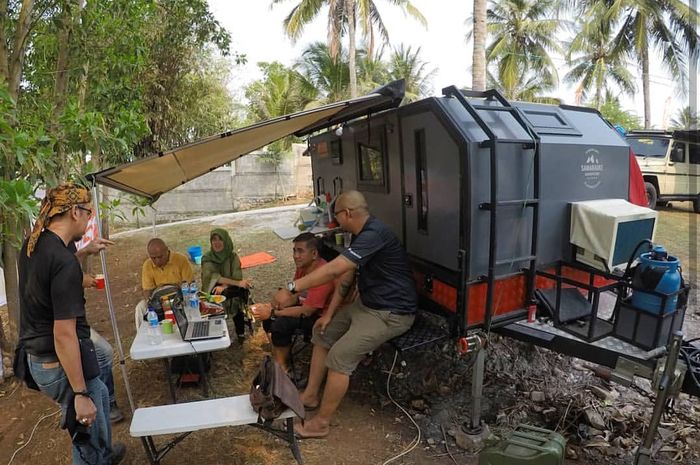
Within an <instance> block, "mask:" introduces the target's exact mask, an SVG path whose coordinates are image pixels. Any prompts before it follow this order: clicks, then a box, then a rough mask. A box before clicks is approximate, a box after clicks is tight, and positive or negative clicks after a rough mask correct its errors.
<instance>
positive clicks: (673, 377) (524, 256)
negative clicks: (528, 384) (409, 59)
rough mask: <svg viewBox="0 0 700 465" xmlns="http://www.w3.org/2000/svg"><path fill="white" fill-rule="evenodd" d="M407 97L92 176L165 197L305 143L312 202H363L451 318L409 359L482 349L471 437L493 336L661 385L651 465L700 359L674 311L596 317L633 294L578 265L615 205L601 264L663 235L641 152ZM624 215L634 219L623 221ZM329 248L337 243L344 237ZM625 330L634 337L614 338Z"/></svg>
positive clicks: (423, 302) (598, 137)
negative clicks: (436, 349) (263, 152)
mask: <svg viewBox="0 0 700 465" xmlns="http://www.w3.org/2000/svg"><path fill="white" fill-rule="evenodd" d="M403 94H404V89H403V82H401V81H397V82H393V83H390V84H388V85H386V86H384V87H381V88H379V89H376V90H374V91H373V92H371V93H370V94H368V95H366V96H362V97H358V98H356V99H351V100H348V101H344V102H337V103H333V104H329V105H326V106H323V107H319V108H315V109H312V110H307V111H303V112H299V113H294V114H290V115H285V116H282V117H279V118H275V119H273V120H269V121H264V122H261V123H256V124H254V125H251V126H248V127H245V128H241V129H237V130H235V131H229V132H226V133H223V134H220V135H217V136H212V137H210V138H207V139H204V140H202V141H199V142H195V143H192V144H189V145H186V146H183V147H180V148H177V149H173V150H170V151H168V152H163V153H159V154H155V155H153V156H151V157H149V158H147V159H144V160H138V161H135V162H132V163H129V164H125V165H122V166H118V167H114V168H110V169H107V170H104V171H102V172H100V173H96V174H95V175H94V177H93V179H94V180H95V182H99V183H101V184H104V185H108V186H111V187H114V188H116V189H120V190H123V191H126V192H130V193H133V194H138V195H141V196H145V197H150V198H151V199H156V198H157V197H158V196H159V195H160V194H162V193H164V192H167V191H168V190H170V189H173V188H174V187H177V186H178V185H180V184H182V183H184V182H187V181H189V180H191V179H194V178H196V177H198V176H200V175H202V174H204V173H206V172H208V171H210V170H212V169H214V168H216V167H218V166H221V165H222V164H224V163H228V162H230V161H232V160H235V159H236V158H238V157H240V156H242V155H244V154H246V153H249V152H250V151H252V150H255V149H257V148H260V147H262V146H264V145H266V144H268V143H270V142H272V141H274V140H277V139H279V138H281V137H284V136H287V135H291V134H294V135H296V136H298V137H308V150H307V153H308V154H309V155H310V156H311V163H312V171H313V183H314V189H315V194H316V196H321V195H324V194H325V193H327V192H329V193H330V195H331V197H335V196H336V195H338V194H339V193H341V192H342V191H343V190H350V189H356V190H358V191H360V192H362V193H363V194H364V195H365V197H366V198H367V201H368V204H369V206H370V209H371V212H372V214H373V215H375V216H376V217H378V218H379V219H380V220H382V221H383V222H384V223H386V224H387V225H388V226H389V227H390V228H391V229H392V230H393V231H394V233H396V235H397V237H399V238H400V239H401V240H402V242H403V244H404V246H405V248H406V250H407V252H408V254H409V257H410V260H411V263H412V267H413V272H414V276H415V280H416V288H417V290H418V294H419V305H420V310H421V312H430V313H435V314H438V315H441V316H443V317H445V319H446V321H447V322H448V325H447V326H448V327H449V330H448V331H447V333H445V332H444V331H443V332H442V333H438V332H436V331H435V329H434V328H430V327H427V326H426V327H422V326H421V323H420V322H422V321H424V319H421V318H417V321H418V322H419V323H417V324H416V325H414V328H412V330H411V331H409V333H407V334H406V335H405V336H402V337H400V338H398V339H397V340H395V341H394V343H395V345H397V347H399V348H401V349H410V348H414V347H420V345H421V344H424V343H427V342H431V341H434V340H436V339H440V338H443V339H444V338H445V337H451V338H453V339H454V340H455V342H456V344H455V346H456V347H457V348H461V349H462V350H463V351H465V352H468V351H472V350H474V351H475V352H476V354H475V356H476V363H475V364H474V369H473V377H474V378H473V382H472V391H473V399H474V406H473V409H472V417H471V418H470V420H469V423H470V424H471V426H472V428H473V429H474V430H477V429H478V428H479V427H480V425H481V420H480V405H479V399H480V398H481V386H482V381H483V365H484V357H485V353H486V351H485V350H481V348H482V342H483V341H484V340H485V339H486V338H485V337H483V336H484V335H486V334H488V333H489V332H490V331H495V332H498V333H500V334H503V335H506V336H508V337H511V338H515V339H518V340H522V341H526V342H530V343H533V344H536V345H540V346H542V347H546V348H549V349H551V350H553V351H557V352H560V353H564V354H567V355H571V356H574V357H577V358H581V359H584V360H588V361H591V362H594V363H597V364H600V365H603V366H604V367H608V369H609V375H610V377H611V379H613V380H615V381H617V382H620V383H623V384H630V383H631V382H632V379H633V377H634V376H643V377H646V378H649V379H653V380H654V386H655V389H656V390H657V394H658V395H657V402H656V408H655V413H654V416H653V418H652V419H651V425H650V426H651V427H650V428H649V433H648V434H647V436H646V438H645V443H644V445H643V447H640V448H639V452H638V455H637V459H636V463H639V464H643V463H648V462H645V460H648V457H649V455H650V445H651V443H649V444H648V445H647V442H648V441H649V438H651V440H653V437H654V432H655V430H656V425H658V421H659V419H660V415H661V412H662V411H663V407H664V405H665V399H666V398H667V397H668V396H669V395H671V396H672V395H675V394H676V393H677V392H679V391H680V390H681V389H682V390H684V391H685V392H688V393H691V394H694V395H700V389H698V384H697V382H696V380H695V373H696V371H697V367H694V366H690V367H688V366H687V364H686V360H687V358H686V357H684V358H683V359H679V353H680V352H681V345H683V346H684V347H685V348H686V349H687V350H694V348H692V347H690V346H688V344H687V343H684V342H682V338H681V337H680V336H676V335H675V334H674V333H675V331H676V330H677V329H680V326H681V324H682V320H683V311H674V312H669V313H668V314H666V313H663V312H662V313H660V314H658V315H654V316H653V318H652V319H651V320H649V321H646V320H645V322H644V324H642V323H640V319H639V318H634V317H633V318H632V319H631V320H630V321H631V322H628V324H627V325H626V326H625V327H620V328H618V326H619V324H618V322H616V321H614V320H615V319H614V313H613V318H612V319H610V318H608V317H605V318H600V317H599V316H598V307H599V304H600V302H601V301H604V300H605V299H606V298H608V300H609V299H610V298H612V300H613V301H614V305H615V308H617V307H620V306H621V305H622V304H625V302H623V299H622V298H623V297H625V296H627V295H628V294H629V292H630V291H631V290H632V291H633V290H634V289H632V285H631V284H630V283H629V280H628V279H627V278H628V276H622V277H621V276H619V275H618V274H615V273H613V272H612V270H611V269H607V268H606V267H605V266H602V267H601V266H597V267H591V266H588V265H584V264H582V263H581V262H580V261H581V260H583V259H584V257H586V256H587V253H588V252H590V250H585V249H586V247H588V245H586V244H588V243H591V244H593V245H595V243H596V242H600V241H597V240H596V239H598V238H599V237H598V236H599V234H598V232H599V231H598V229H599V228H597V227H596V228H594V227H588V226H586V225H588V224H597V225H604V224H612V223H610V222H609V221H603V220H601V219H600V218H602V217H605V218H609V215H607V212H608V211H618V210H619V209H620V204H619V202H623V203H624V204H625V205H624V206H623V207H624V208H623V210H625V213H624V214H617V215H616V216H615V222H614V229H613V232H612V233H611V235H610V237H614V239H615V241H614V242H610V244H608V245H613V246H614V247H613V248H610V253H609V254H608V255H606V254H605V253H603V252H601V250H604V249H605V247H603V248H601V249H600V250H599V249H596V248H595V247H594V248H593V249H592V250H594V251H595V253H594V254H593V262H592V263H594V264H599V265H600V264H602V263H606V264H613V265H624V263H625V262H626V261H627V258H628V257H630V256H633V255H634V254H635V253H637V251H636V250H635V248H636V247H637V245H638V244H639V243H640V240H641V239H653V232H654V227H655V216H653V215H652V216H651V217H650V216H649V215H648V214H647V212H646V211H647V210H648V209H645V208H642V207H636V206H635V205H632V204H631V203H628V202H627V201H628V200H629V201H636V202H637V203H639V199H634V198H632V197H633V195H632V193H633V192H634V189H633V187H635V186H641V189H642V191H641V192H642V193H641V197H642V199H643V198H644V194H643V180H642V178H641V173H640V172H639V170H638V167H637V165H636V162H635V160H634V157H633V156H632V155H631V154H630V148H629V146H628V145H627V144H626V142H625V141H624V140H623V139H622V138H621V137H620V136H619V134H618V133H617V132H616V131H615V129H614V128H612V126H610V125H609V124H608V123H607V122H606V121H605V120H604V119H603V118H602V117H601V116H600V114H599V113H598V112H597V111H595V110H592V109H588V108H580V107H572V106H566V105H559V106H553V105H538V104H532V103H523V102H509V101H507V100H506V99H505V98H503V97H502V96H501V95H500V94H499V93H498V92H496V91H487V92H483V93H475V92H462V91H460V90H458V89H456V88H455V87H449V88H446V89H444V90H443V96H441V97H431V98H426V99H422V100H419V101H417V102H413V103H410V104H407V105H404V106H399V104H400V103H401V101H402V99H403ZM635 208H639V209H640V211H639V212H637V211H633V210H634V209H635ZM579 210H580V211H587V210H592V211H593V213H594V214H587V213H586V214H582V216H581V217H580V218H579V219H580V222H579V223H580V224H583V225H584V227H583V228H581V230H582V231H583V235H584V236H586V234H588V236H589V237H588V238H587V239H588V240H589V241H588V242H586V241H583V242H581V243H579V242H576V240H574V239H573V236H572V231H573V229H574V228H572V225H575V224H579V223H576V222H575V221H573V219H575V218H578V216H575V215H577V213H576V214H575V213H572V212H578V211H579ZM595 215H598V216H595ZM625 218H627V219H631V221H629V222H627V223H623V219H625ZM581 221H582V222H581ZM625 221H626V220H625ZM579 232H580V231H579ZM327 239H328V242H330V244H329V247H331V248H332V247H333V246H335V241H334V240H333V239H334V238H333V236H328V238H327ZM572 240H574V242H576V244H577V245H576V246H574V245H572ZM582 244H583V245H582ZM589 255H590V254H589ZM576 257H579V259H580V260H579V261H577V260H576ZM598 259H600V260H599V261H600V263H598V262H597V260H598ZM600 268H602V269H600ZM683 292H686V293H687V288H685V287H684V288H681V289H680V290H679V291H678V298H677V301H678V302H684V298H683V295H682V294H683ZM611 296H612V297H611ZM661 298H662V299H665V298H667V296H666V297H663V296H662V297H661ZM664 302H665V301H664ZM533 305H538V306H539V307H540V310H541V313H542V312H544V311H545V310H547V311H549V313H550V315H549V319H548V320H547V321H543V320H544V319H535V320H534V321H528V320H527V315H528V308H529V307H532V306H533ZM628 307H629V306H628ZM679 307H680V306H679ZM630 308H631V310H630V312H631V313H630V312H628V313H629V314H630V315H632V316H634V315H636V312H635V309H634V308H633V307H630ZM628 310H629V308H628ZM110 312H113V310H112V309H111V307H110ZM550 321H551V322H553V323H554V324H551V323H550ZM662 323H663V324H662ZM643 325H654V327H655V328H657V330H655V333H654V335H653V337H651V336H650V337H648V338H647V339H645V341H644V342H648V341H649V340H651V341H653V342H655V343H656V344H655V347H654V348H653V349H650V350H645V349H643V348H640V344H639V338H640V337H642V336H640V335H639V334H638V332H639V331H638V330H639V328H640V327H641V326H643ZM658 327H662V328H663V331H660V330H658ZM630 328H631V329H630ZM625 331H627V332H625ZM664 331H665V332H664ZM660 332H661V333H663V334H660ZM623 333H624V334H625V335H626V336H625V338H623V339H620V338H618V337H616V335H617V334H623ZM116 337H117V338H118V335H117V336H116ZM645 337H646V336H645ZM657 346H658V347H657ZM666 352H667V353H668V355H667V356H664V354H666ZM687 361H688V363H690V360H687ZM688 368H689V369H688Z"/></svg>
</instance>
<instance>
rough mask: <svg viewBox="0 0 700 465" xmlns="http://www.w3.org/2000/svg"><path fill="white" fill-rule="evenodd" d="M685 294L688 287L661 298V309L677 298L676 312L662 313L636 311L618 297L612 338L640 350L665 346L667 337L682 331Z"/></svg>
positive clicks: (629, 302)
mask: <svg viewBox="0 0 700 465" xmlns="http://www.w3.org/2000/svg"><path fill="white" fill-rule="evenodd" d="M688 290H689V288H688V287H683V288H681V289H680V290H679V291H678V292H677V293H674V294H670V295H667V296H663V297H662V304H661V308H662V309H663V308H665V306H666V300H665V299H667V298H671V297H672V296H673V295H675V294H678V305H677V308H676V310H675V311H674V312H665V313H663V312H662V313H651V312H648V311H646V310H642V309H639V308H637V307H634V306H633V305H632V303H631V299H629V298H626V299H621V298H619V297H618V300H617V307H616V308H615V327H614V330H613V335H614V336H615V337H617V338H618V339H622V340H623V341H627V342H629V343H630V344H633V345H635V346H637V347H640V348H642V349H644V350H652V349H656V348H657V347H663V346H666V345H668V343H669V341H670V340H671V335H672V334H673V333H674V332H676V331H680V330H681V329H682V328H683V319H684V318H685V309H686V302H687V295H688ZM645 292H649V291H645Z"/></svg>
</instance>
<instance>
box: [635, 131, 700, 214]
mask: <svg viewBox="0 0 700 465" xmlns="http://www.w3.org/2000/svg"><path fill="white" fill-rule="evenodd" d="M625 137H626V139H627V143H628V144H629V145H630V147H632V150H633V151H634V153H635V155H637V162H638V163H639V167H640V168H641V170H642V175H643V176H644V185H645V188H646V193H647V199H648V201H649V207H650V208H656V206H657V205H665V204H667V203H668V202H670V201H690V202H693V209H694V210H695V212H696V213H700V131H697V130H694V131H673V132H669V131H653V130H644V131H642V130H640V131H630V132H628V133H627V134H626V136H625Z"/></svg>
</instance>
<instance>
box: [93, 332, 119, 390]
mask: <svg viewBox="0 0 700 465" xmlns="http://www.w3.org/2000/svg"><path fill="white" fill-rule="evenodd" d="M90 340H92V343H93V344H95V355H97V363H98V364H99V365H100V379H101V380H102V382H103V383H105V385H106V386H107V392H108V393H109V403H110V404H114V403H116V401H117V399H116V397H115V396H114V375H113V374H112V364H113V360H114V349H112V346H111V345H110V343H109V342H107V339H105V338H103V337H102V336H101V335H100V333H98V332H97V331H95V330H94V329H92V328H90Z"/></svg>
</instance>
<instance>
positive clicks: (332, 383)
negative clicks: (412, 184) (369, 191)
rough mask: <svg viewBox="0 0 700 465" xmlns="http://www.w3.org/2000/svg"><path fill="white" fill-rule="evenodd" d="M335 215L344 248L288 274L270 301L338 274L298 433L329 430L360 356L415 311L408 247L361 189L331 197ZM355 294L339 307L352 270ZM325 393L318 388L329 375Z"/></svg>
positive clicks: (317, 335) (318, 434) (406, 323)
mask: <svg viewBox="0 0 700 465" xmlns="http://www.w3.org/2000/svg"><path fill="white" fill-rule="evenodd" d="M335 218H336V220H337V221H338V223H339V224H340V226H341V227H342V228H343V229H344V230H345V231H348V232H350V233H352V235H353V238H352V241H351V243H350V247H348V248H347V249H345V250H344V251H343V253H342V254H340V255H339V256H338V257H336V258H335V259H334V260H332V261H331V262H329V263H328V264H327V265H325V266H323V267H320V268H318V269H317V270H315V271H313V272H312V273H309V274H308V275H306V276H304V277H302V278H300V279H297V280H294V281H290V282H289V283H288V284H287V288H286V289H282V290H280V291H278V292H277V293H276V294H275V296H274V298H273V305H276V306H279V305H281V304H282V303H283V302H285V301H287V300H288V299H289V298H290V297H291V296H292V295H293V294H295V293H297V292H300V291H303V290H305V289H309V288H311V287H315V286H318V285H320V284H323V283H326V282H329V281H331V280H334V279H335V280H337V283H338V284H337V285H336V290H335V293H334V295H333V298H332V300H331V303H330V305H329V307H328V310H327V311H326V313H324V314H323V316H321V317H320V318H319V319H318V320H317V321H316V324H315V326H314V331H313V337H312V339H311V341H312V342H313V344H314V349H313V354H312V356H311V370H310V373H309V383H308V385H307V387H306V389H305V390H304V392H303V393H302V395H301V398H302V401H303V402H304V405H305V406H306V407H307V409H315V408H316V407H319V405H320V409H319V412H318V415H316V416H315V417H313V418H311V419H310V420H307V421H305V422H304V424H303V425H301V424H298V425H296V427H295V431H296V433H297V435H298V436H300V437H302V438H322V437H325V436H326V435H328V432H329V425H330V420H331V417H332V415H333V413H335V411H336V410H337V408H338V406H339V405H340V402H341V401H342V399H343V397H344V396H345V393H346V392H347V389H348V385H349V383H350V375H351V374H352V372H353V371H354V370H355V368H356V367H357V365H358V363H359V362H360V361H361V360H362V359H363V358H364V356H365V355H366V354H367V353H369V352H371V351H373V350H375V349H376V348H377V347H379V346H380V345H381V344H382V343H384V342H385V341H387V340H389V339H392V338H394V337H396V336H399V335H401V334H403V333H404V332H406V331H407V330H408V329H409V328H410V327H411V325H412V324H413V320H414V317H415V312H416V306H417V297H416V289H415V283H414V281H413V274H412V272H411V268H410V266H409V262H408V257H407V256H406V252H405V250H404V249H403V247H402V246H401V243H400V242H399V240H398V239H397V238H396V236H395V235H394V234H393V233H392V232H391V230H389V228H388V227H387V226H386V225H385V224H384V223H382V222H381V221H379V220H378V219H376V218H375V217H373V216H372V215H370V213H369V210H368V207H367V202H366V200H365V198H364V196H363V195H362V194H361V193H359V192H357V191H350V192H345V193H343V194H342V195H340V196H339V197H338V199H337V200H336V202H335ZM356 275H357V287H358V291H359V295H360V298H359V299H357V300H356V301H355V302H354V303H353V304H351V305H347V306H344V307H342V308H339V307H340V304H341V303H342V302H343V300H344V299H345V297H346V296H347V295H348V293H349V292H350V291H351V289H352V287H353V285H354V282H355V276H356ZM326 370H327V371H328V373H327V377H326V387H325V389H324V391H323V397H322V398H321V397H320V396H319V391H320V387H321V383H322V382H323V378H324V375H326Z"/></svg>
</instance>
